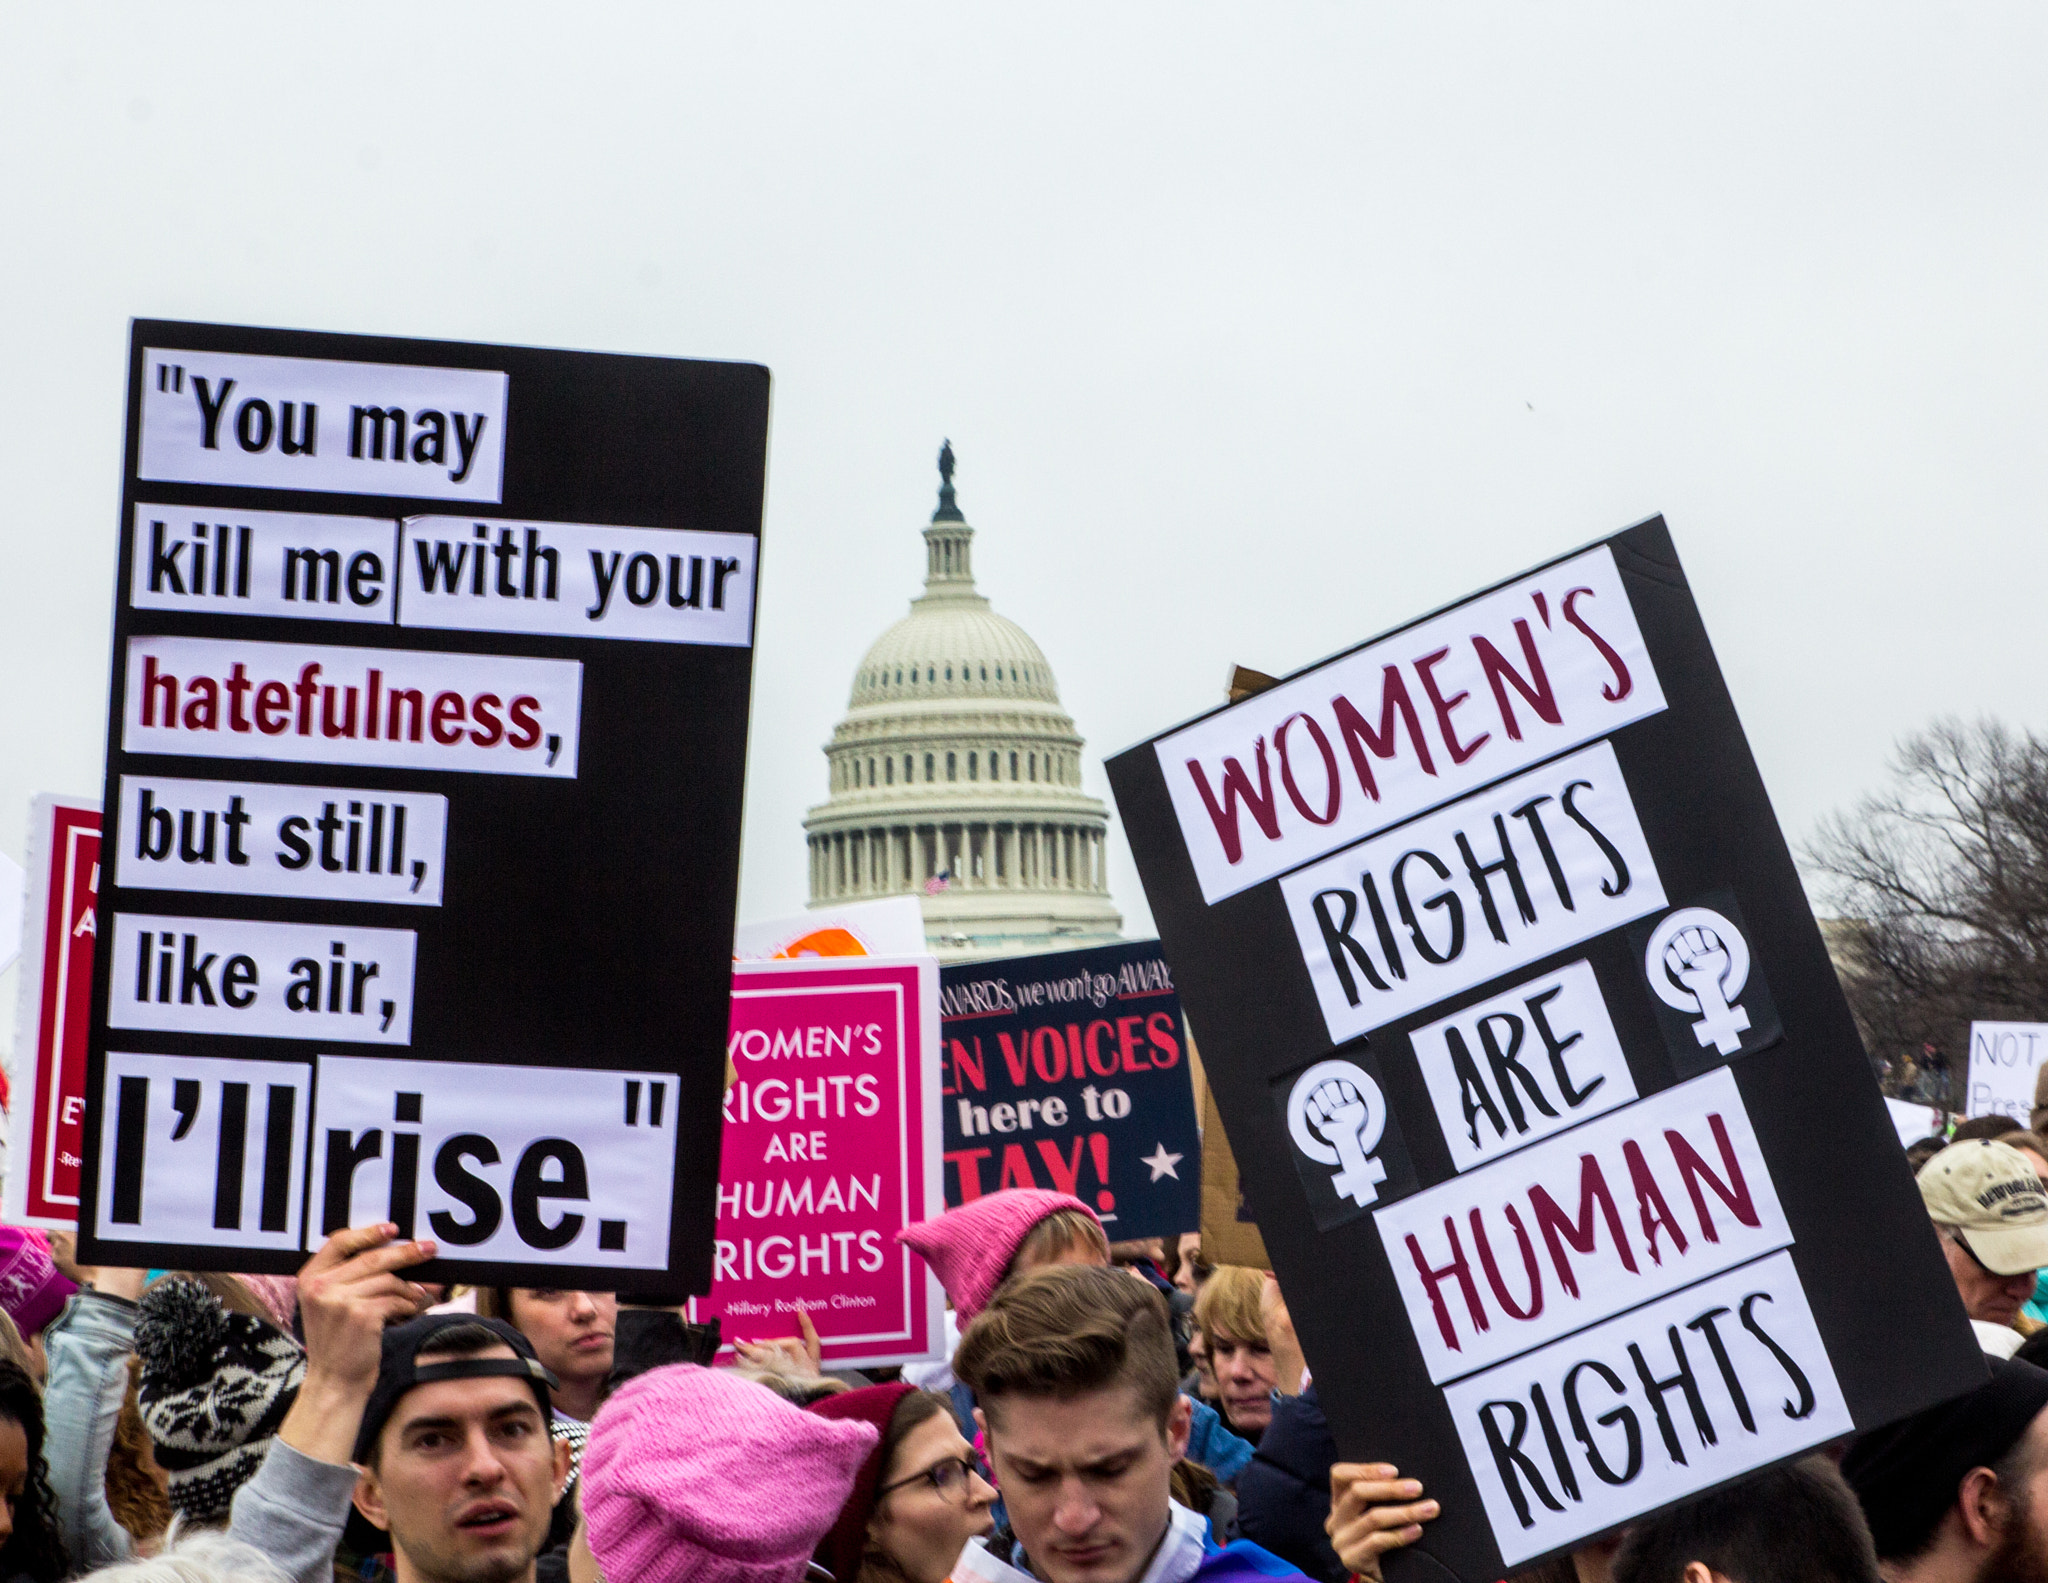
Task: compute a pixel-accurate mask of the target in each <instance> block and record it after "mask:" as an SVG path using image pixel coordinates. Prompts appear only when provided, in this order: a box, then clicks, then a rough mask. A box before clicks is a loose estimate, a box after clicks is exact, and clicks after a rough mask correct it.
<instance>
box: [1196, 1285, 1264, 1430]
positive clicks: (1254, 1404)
mask: <svg viewBox="0 0 2048 1583" xmlns="http://www.w3.org/2000/svg"><path fill="white" fill-rule="evenodd" d="M1265 1283H1266V1278H1265V1276H1264V1275H1263V1274H1262V1273H1260V1272H1259V1271H1258V1270H1251V1269H1246V1268H1245V1267H1244V1266H1243V1265H1241V1264H1219V1265H1217V1266H1216V1268H1215V1269H1214V1270H1213V1271H1212V1272H1211V1273H1210V1276H1209V1279H1208V1280H1206V1281H1204V1282H1203V1283H1202V1289H1201V1291H1199V1292H1197V1293H1196V1294H1195V1329H1196V1330H1197V1331H1199V1332H1200V1333H1201V1337H1202V1342H1203V1344H1204V1346H1205V1347H1206V1348H1207V1349H1208V1353H1209V1369H1210V1372H1211V1373H1213V1374H1214V1375H1215V1377H1216V1392H1217V1397H1218V1401H1219V1405H1220V1406H1221V1407H1222V1409H1223V1416H1224V1417H1225V1418H1227V1419H1229V1420H1230V1427H1231V1428H1233V1429H1235V1430H1236V1431H1237V1432H1238V1433H1239V1434H1241V1435H1244V1436H1246V1437H1247V1438H1249V1439H1250V1440H1252V1441H1253V1442H1256V1441H1257V1440H1258V1438H1259V1436H1260V1435H1262V1434H1264V1433H1265V1432H1266V1425H1268V1424H1269V1423H1271V1422H1272V1421H1273V1383H1274V1381H1275V1379H1277V1378H1278V1376H1277V1374H1276V1372H1275V1370H1274V1367H1273V1353H1272V1349H1271V1348H1270V1347H1268V1346H1267V1345H1266V1321H1265V1319H1264V1318H1263V1317H1262V1316H1261V1315H1260V1313H1259V1293H1260V1291H1261V1290H1262V1289H1263V1288H1264V1286H1265Z"/></svg>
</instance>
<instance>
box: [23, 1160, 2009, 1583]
mask: <svg viewBox="0 0 2048 1583" xmlns="http://www.w3.org/2000/svg"><path fill="white" fill-rule="evenodd" d="M1961 1132H1962V1134H1963V1135H1962V1136H1959V1137H1958V1138H1957V1139H1956V1140H1954V1141H1949V1142H1947V1143H1945V1144H1944V1145H1943V1146H1941V1147H1939V1148H1938V1149H1935V1150H1932V1151H1923V1157H1922V1158H1920V1159H1918V1160H1916V1162H1915V1163H1916V1165H1917V1167H1918V1181H1919V1184H1920V1188H1921V1192H1922V1196H1923V1199H1924V1201H1925V1203H1926V1206H1927V1210H1928V1214H1929V1218H1930V1220H1931V1221H1932V1223H1933V1225H1934V1227H1935V1230H1936V1232H1937V1234H1938V1236H1939V1238H1940V1240H1941V1244H1942V1246H1943V1249H1944V1251H1945V1253H1946V1255H1947V1257H1948V1261H1949V1267H1950V1269H1951V1271H1952V1273H1953V1275H1954V1278H1955V1282H1956V1289H1957V1293H1958V1296H1959V1298H1960V1300H1961V1302H1962V1305H1963V1307H1964V1309H1965V1311H1966V1312H1967V1313H1968V1315H1969V1317H1970V1320H1971V1322H1972V1324H1973V1326H1974V1327H1975V1330H1976V1334H1977V1336H1978V1338H1979V1341H1980V1343H1981V1346H1982V1348H1983V1350H1984V1352H1985V1353H1986V1356H1987V1361H1986V1368H1987V1371H1988V1377H1987V1379H1986V1381H1985V1383H1984V1384H1983V1385H1982V1386H1981V1387H1979V1388H1978V1389H1976V1390H1975V1391H1973V1392H1972V1393H1970V1394H1969V1395H1966V1396H1964V1397H1962V1398H1960V1399H1958V1400H1955V1401H1951V1402H1947V1403H1944V1404H1942V1405H1940V1406H1938V1407H1935V1408H1933V1409H1930V1410H1929V1411H1927V1412H1923V1413H1921V1414H1919V1415H1918V1416H1917V1417H1914V1418H1910V1419H1907V1420H1905V1421H1904V1422H1901V1423H1897V1424H1892V1425H1889V1426H1886V1427H1884V1428H1882V1429H1878V1430H1875V1431H1873V1432H1871V1433H1867V1434H1865V1435H1863V1436H1861V1437H1860V1438H1857V1439H1855V1440H1853V1441H1850V1442H1847V1443H1844V1444H1841V1445H1837V1446H1834V1447H1831V1448H1828V1449H1827V1450H1826V1451H1825V1452H1822V1453H1818V1454H1815V1455H1812V1456H1809V1457H1807V1458H1805V1459H1804V1460H1801V1461H1798V1462H1794V1463H1791V1464H1787V1465H1783V1466H1779V1467H1776V1468H1773V1469H1769V1470H1767V1471H1765V1472H1763V1473H1760V1474H1757V1475H1755V1476H1752V1477H1750V1478H1747V1479H1744V1480H1742V1481H1740V1482H1738V1483H1736V1484H1734V1485H1732V1486H1728V1487H1724V1488H1722V1489H1719V1490H1716V1491H1713V1492H1710V1493H1708V1494H1707V1495H1705V1496H1703V1497H1701V1498H1698V1499H1695V1500H1692V1501H1690V1502H1688V1503H1686V1504H1683V1505H1680V1506H1678V1507H1675V1508H1672V1509H1670V1510H1667V1511H1665V1512H1663V1513H1661V1514H1659V1515H1657V1516H1654V1517H1652V1518H1649V1519H1647V1520H1642V1521H1638V1522H1635V1523H1633V1524H1631V1525H1630V1526H1629V1527H1628V1528H1627V1529H1626V1530H1625V1531H1624V1532H1621V1533H1617V1534H1610V1535H1607V1536H1604V1537H1603V1538H1601V1539H1600V1540H1598V1541H1595V1542H1592V1543H1589V1544H1587V1545H1585V1546H1583V1547H1582V1548H1580V1549H1579V1550H1578V1551H1577V1552H1575V1553H1574V1554H1572V1555H1570V1556H1566V1557H1561V1558H1558V1559H1556V1560H1553V1561H1551V1562H1549V1563H1547V1564H1545V1565H1543V1566H1540V1567H1537V1568H1535V1569H1532V1570H1531V1571H1529V1572H1526V1573H1523V1574H1517V1575H1516V1578H1515V1579H1514V1580H1513V1583H1875V1580H1877V1579H1879V1578H1883V1579H1884V1580H1885V1583H2048V1368H2043V1367H2041V1366H2039V1363H2038V1362H2037V1361H2036V1359H2037V1358H2040V1359H2042V1360H2043V1361H2048V1318H2044V1316H2043V1315H2042V1313H2041V1312H2040V1311H2039V1310H2040V1307H2041V1304H2042V1299H2043V1297H2048V1292H2044V1291H2042V1290H2040V1286H2048V1281H2044V1280H2043V1276H2044V1273H2048V1140H2044V1139H2043V1138H2042V1137H2041V1136H2040V1135H2038V1134H2035V1133H2033V1132H2030V1131H2027V1130H2026V1129H2024V1128H2019V1127H2017V1126H2016V1125H1998V1124H1994V1123H1991V1122H1988V1121H1986V1122H1983V1123H1972V1124H1969V1125H1968V1126H1966V1127H1965V1128H1964V1129H1961ZM903 1240H904V1241H905V1242H906V1243H907V1244H908V1245H909V1246H910V1247H911V1248H913V1249H914V1250H915V1251H916V1252H917V1253H918V1254H919V1255H921V1256H922V1257H923V1258H924V1259H925V1261H926V1262H927V1263H928V1264H929V1265H930V1267H931V1268H932V1270H933V1271H934V1273H935V1274H936V1275H937V1277H938V1279H939V1281H940V1284H941V1285H942V1286H943V1287H944V1289H945V1292H946V1296H947V1300H948V1305H949V1314H948V1329H947V1352H948V1356H947V1358H946V1359H945V1360H944V1361H943V1362H940V1363H935V1364H928V1365H920V1366H911V1367H906V1368H904V1369H902V1370H900V1371H897V1370H888V1371H883V1374H882V1375H881V1376H876V1377H868V1376H859V1375H850V1374H847V1373H844V1372H836V1371H832V1370H828V1369H826V1368H824V1367H823V1366H822V1365H821V1363H820V1358H819V1349H818V1345H817V1338H816V1334H815V1332H814V1331H813V1330H812V1329H811V1327H810V1325H809V1322H808V1320H805V1321H804V1322H803V1325H802V1330H803V1334H802V1335H800V1336H798V1337H790V1338H772V1339H767V1340H761V1339H744V1340H742V1339H738V1338H734V1339H733V1340H732V1341H731V1343H730V1350H731V1354H732V1359H731V1361H730V1362H729V1363H726V1364H724V1366H714V1364H715V1363H716V1362H717V1361H718V1359H719V1355H720V1354H721V1352H723V1351H724V1350H725V1346H724V1344H723V1343H722V1341H721V1338H720V1336H719V1334H718V1332H717V1329H716V1327H715V1326H709V1327H707V1326H699V1325H695V1324H692V1323H690V1322H689V1321H688V1320H687V1319H686V1318H685V1316H684V1314H683V1313H682V1312H681V1311H680V1310H678V1309H675V1308H667V1307H661V1306H656V1305H645V1304H640V1303H637V1302H635V1301H633V1300H632V1298H631V1297H630V1295H628V1296H626V1297H623V1298H622V1297H620V1296H615V1295H613V1294H610V1293H597V1292H578V1291H561V1290H549V1289H538V1288H510V1289H504V1288H498V1289H458V1290H457V1291H454V1292H450V1291H447V1290H445V1289H443V1288H441V1287H438V1286H434V1285H429V1284H424V1283H422V1282H420V1281H417V1280H415V1279H413V1278H412V1273H413V1272H415V1271H416V1270H417V1268H418V1266H420V1265H421V1264H423V1263H424V1262H425V1261H427V1260H429V1259H431V1258H432V1257H433V1256H434V1252H435V1248H434V1245H433V1244H432V1243H431V1242H422V1241H414V1240H408V1239H406V1238H403V1237H402V1236H401V1235H400V1234H399V1229H398V1228H397V1227H396V1226H392V1225H382V1226H366V1227H360V1228H356V1229H353V1230H348V1231H342V1232H338V1233H336V1234H335V1235H334V1236H333V1237H331V1238H329V1239H328V1241H327V1242H326V1244H325V1245H324V1246H322V1247H321V1249H320V1250H319V1251H318V1252H317V1253H316V1254H315V1255H314V1256H313V1257H312V1258H311V1260H309V1261H308V1262H307V1264H306V1265H305V1267H304V1268H303V1269H302V1271H301V1272H300V1274H299V1275H298V1277H297V1278H296V1279H291V1280H285V1279H276V1278H268V1277H260V1276H230V1275H219V1274H192V1273H181V1272H169V1273H162V1272H159V1273H156V1274H155V1275H153V1276H151V1275H148V1274H146V1273H145V1272H142V1271H134V1270H114V1269H92V1268H81V1267H80V1266H79V1265H78V1264H77V1263H76V1262H75V1260H74V1258H73V1253H72V1249H71V1247H70V1245H69V1242H68V1239H66V1238H65V1237H63V1236H62V1235H57V1236H55V1237H53V1238H50V1239H45V1237H44V1236H43V1235H42V1234H41V1233H38V1232H34V1231H27V1230H22V1229H19V1228H6V1227H0V1496H4V1499H0V1583H19V1580H27V1583H58V1580H60V1579H67V1578H73V1577H81V1576H87V1575H89V1576H91V1577H93V1578H96V1579H104V1580H107V1583H336V1580H342V1579H359V1580H362V1583H379V1580H384V1579H390V1580H395V1583H541V1580H547V1583H555V1580H561V1579H568V1580H572V1583H641V1580H648V1583H682V1580H686V1579H688V1580H702V1583H948V1580H954V1583H969V1580H975V1583H1030V1580H1036V1583H1238V1580H1243V1583H1251V1580H1254V1579H1276V1580H1302V1583H1306V1580H1308V1579H1315V1580H1318V1583H1347V1580H1349V1583H1376V1580H1377V1579H1378V1578H1379V1577H1380V1576H1381V1574H1382V1568H1383V1565H1384V1563H1385V1560H1386V1558H1387V1556H1388V1555H1389V1554H1390V1553H1391V1552H1394V1551H1397V1550H1400V1549H1402V1548H1404V1547H1406V1546H1409V1545H1412V1544H1414V1543H1415V1542H1416V1541H1417V1540H1418V1539H1420V1538H1421V1537H1422V1536H1423V1535H1424V1534H1425V1533H1426V1532H1427V1531H1428V1525H1429V1524H1430V1523H1432V1522H1434V1521H1436V1520H1437V1519H1438V1518H1439V1516H1440V1515H1441V1513H1440V1509H1439V1505H1438V1502H1437V1501H1435V1500H1434V1499H1431V1498H1430V1497H1429V1495H1428V1494H1427V1492H1426V1491H1425V1490H1424V1489H1423V1487H1422V1485H1421V1484H1420V1483H1419V1482H1418V1481H1417V1480H1415V1479H1414V1478H1412V1477H1408V1476H1406V1475H1404V1473H1403V1472H1402V1470H1401V1469H1399V1468H1397V1467H1394V1466H1391V1465H1388V1464H1386V1463H1361V1462H1351V1461H1340V1460H1339V1458H1338V1453H1337V1448H1336V1445H1335V1442H1334V1440H1333V1438H1332V1434H1331V1431H1330V1427H1329V1424H1328V1422H1327V1421H1326V1419H1325V1418H1324V1416H1323V1413H1322V1409H1321V1407H1320V1404H1319V1402H1318V1399H1317V1394H1316V1386H1315V1381H1314V1379H1313V1377H1312V1375H1311V1372H1310V1370H1309V1368H1308V1365H1307V1363H1306V1360H1305V1359H1304V1358H1303V1355H1302V1352H1301V1348H1300V1345H1299V1343H1298V1341H1297V1340H1296V1338H1295V1334H1294V1328H1293V1325H1292V1322H1291V1321H1290V1319H1289V1315H1288V1310H1287V1304H1286V1302H1285V1299H1284V1297H1283V1295H1282V1293H1281V1290H1280V1287H1279V1285H1278V1283H1277V1282H1276V1280H1275V1279H1274V1277H1273V1276H1272V1275H1270V1274H1268V1273H1264V1272H1261V1271H1257V1270H1250V1269H1244V1268H1239V1267H1234V1266H1229V1265H1220V1266H1214V1267H1212V1266H1211V1265H1210V1264H1208V1263H1207V1262H1206V1261H1204V1260H1203V1258H1202V1257H1201V1250H1200V1247H1199V1243H1198V1239H1192V1238H1184V1239H1182V1240H1181V1241H1180V1242H1179V1243H1178V1244H1175V1245H1172V1246H1167V1245H1164V1244H1161V1243H1156V1242H1154V1243H1115V1244H1112V1243H1111V1242H1110V1241H1109V1240H1108V1238H1107V1236H1106V1234H1105V1233H1104V1231H1103V1228H1102V1226H1101V1224H1100V1222H1099V1221H1098V1220H1097V1219H1096V1217H1095V1215H1094V1213H1093V1212H1092V1211H1091V1210H1090V1209H1089V1208H1088V1207H1087V1206H1086V1205H1085V1204H1083V1203H1082V1202H1081V1201H1080V1200H1078V1199H1075V1198H1071V1197H1067V1196H1065V1195H1062V1194H1057V1193H1050V1192H1042V1191H1034V1190H1005V1191H1002V1192H998V1193H993V1194H989V1195H986V1196H984V1197H982V1198H979V1199H976V1200H974V1201H973V1202H971V1203H969V1204H967V1205H965V1206H962V1207H961V1208H958V1209H954V1210H950V1211H948V1212H947V1213H945V1214H943V1215H940V1216H938V1217H936V1218H934V1219H932V1220H929V1221H926V1222H924V1223H922V1224H920V1225H917V1226H914V1227H911V1228H910V1229H908V1230H907V1231H905V1232H904V1233H903ZM2037 1283H2039V1286H2037ZM2037 1343H2038V1346H2037ZM883 1376H887V1377H883Z"/></svg>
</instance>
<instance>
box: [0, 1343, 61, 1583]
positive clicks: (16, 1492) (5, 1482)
mask: <svg viewBox="0 0 2048 1583" xmlns="http://www.w3.org/2000/svg"><path fill="white" fill-rule="evenodd" d="M69 1572H70V1566H69V1565H68V1563H67V1561H66V1559H65V1555H64V1536H63V1532H62V1530H61V1529H59V1528H58V1526H57V1501H56V1497H55V1496H54V1495H52V1494H51V1493H50V1485H49V1480H48V1477H47V1474H46V1471H45V1469H44V1466H43V1400H42V1397H41V1395H40V1394H39V1393H38V1392H37V1390H36V1383H35V1381H34V1380H32V1379H30V1378H29V1376H28V1371H27V1370H26V1369H24V1368H22V1367H21V1365H20V1364H18V1363H11V1362H0V1577H8V1578H14V1577H24V1576H25V1577H29V1578H33V1579H34V1580H35V1583H57V1579H59V1578H62V1577H65V1576H67V1575H68V1574H69Z"/></svg>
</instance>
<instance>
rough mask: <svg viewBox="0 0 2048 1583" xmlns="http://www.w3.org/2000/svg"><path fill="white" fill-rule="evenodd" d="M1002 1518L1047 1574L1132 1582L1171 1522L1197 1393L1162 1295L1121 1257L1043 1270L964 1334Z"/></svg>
mask: <svg viewBox="0 0 2048 1583" xmlns="http://www.w3.org/2000/svg"><path fill="white" fill-rule="evenodd" d="M953 1372H954V1373H955V1374H956V1375H958V1376H959V1377H960V1379H961V1380H963V1381H964V1382H965V1383H966V1384H967V1386H968V1387H969V1388H970V1389H971V1390H972V1391H973V1392H974V1395H975V1400H976V1401H977V1402H979V1403H980V1406H979V1408H978V1409H977V1413H976V1416H977V1417H978V1418H979V1419H980V1420H981V1423H982V1427H983V1428H984V1429H985V1430H986V1431H987V1435H988V1450H989V1459H990V1461H991V1462H992V1463H993V1465H994V1468H995V1472H996V1483H997V1485H998V1486H999V1487H1000V1488H1001V1490H1002V1492H1003V1500H1004V1504H1005V1505H1006V1506H1007V1507H1008V1508H1009V1514H1010V1523H1011V1526H1012V1527H1013V1528H1014V1529H1015V1530H1016V1533H1017V1537H1018V1539H1019V1540H1020V1541H1021V1542H1022V1544H1023V1547H1024V1553H1025V1555H1026V1556H1027V1557H1028V1558H1029V1559H1030V1562H1031V1568H1032V1571H1033V1573H1034V1574H1035V1575H1036V1576H1038V1577H1040V1578H1043V1579H1044V1580H1045V1583H1131V1580H1132V1579H1134V1578H1136V1577H1137V1576H1138V1574H1139V1573H1140V1572H1142V1571H1143V1570H1144V1568H1145V1565H1146V1563H1147V1562H1148V1561H1149V1560H1150V1559H1151V1556H1152V1553H1153V1552H1154V1550H1156V1549H1157V1548H1158V1545H1159V1543H1160V1540H1161V1539H1162V1538H1163V1537H1164V1535H1165V1533H1166V1527H1167V1523H1168V1521H1169V1518H1170V1505H1169V1502H1170V1495H1169V1489H1170V1479H1171V1476H1172V1471H1173V1464H1174V1463H1175V1462H1176V1461H1178V1460H1179V1459H1180V1457H1181V1455H1182V1453H1184V1452H1185V1451H1186V1450H1187V1443H1188V1430H1189V1425H1190V1420H1191V1419H1192V1416H1193V1407H1192V1405H1191V1404H1190V1403H1189V1401H1188V1399H1187V1398H1186V1397H1184V1396H1182V1395H1181V1394H1180V1392H1179V1390H1178V1388H1177V1387H1178V1381H1177V1380H1176V1378H1175V1374H1174V1360H1173V1331H1172V1322H1171V1320H1170V1319H1169V1318H1168V1315H1167V1309H1166V1302H1165V1299H1163V1298H1162V1297H1161V1296H1160V1295H1159V1293H1158V1292H1156V1291H1154V1290H1153V1289H1152V1288H1151V1287H1150V1286H1149V1285H1146V1284H1144V1283H1142V1282H1139V1281H1134V1280H1132V1279H1131V1278H1130V1277H1129V1276H1127V1275H1125V1274H1123V1273H1122V1272H1120V1271H1116V1270H1109V1269H1097V1268H1089V1267H1085V1266H1083V1267H1065V1268H1054V1269H1045V1270H1038V1271H1035V1272H1033V1273H1031V1274H1029V1275H1026V1276H1021V1277H1019V1278H1018V1279H1016V1280H1014V1281H1012V1282H1010V1283H1009V1284H1008V1285H1006V1286H1005V1287H1004V1288H1003V1289H1002V1290H1001V1291H1000V1292H998V1293H997V1294H996V1296H995V1300H994V1301H993V1302H991V1303H990V1304H989V1306H988V1309H987V1311H986V1312H984V1313H983V1314H982V1315H981V1316H980V1317H979V1318H978V1319H976V1320H975V1322H974V1323H973V1324H972V1325H971V1326H969V1327H968V1330H967V1333H966V1335H964V1336H962V1337H961V1339H960V1347H959V1350H958V1351H957V1352H956V1353H955V1354H954V1356H953Z"/></svg>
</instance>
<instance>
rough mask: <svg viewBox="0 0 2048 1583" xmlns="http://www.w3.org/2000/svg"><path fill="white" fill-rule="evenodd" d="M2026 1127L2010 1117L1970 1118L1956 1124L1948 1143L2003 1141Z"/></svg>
mask: <svg viewBox="0 0 2048 1583" xmlns="http://www.w3.org/2000/svg"><path fill="white" fill-rule="evenodd" d="M2026 1130H2027V1129H2026V1125H2025V1124H2024V1123H2023V1122H2020V1121H2018V1120H2015V1119H2014V1118H2013V1117H2011V1116H1972V1117H1970V1119H1969V1120H1967V1121H1959V1122H1957V1123H1956V1130H1955V1131H1954V1132H1953V1133H1951V1134H1950V1135H1949V1140H1948V1141H1949V1142H1950V1143H1976V1142H1979V1141H1982V1140H1987V1139H1993V1138H1997V1139H2003V1138H2005V1137H2006V1135H2007V1134H2009V1133H2014V1132H2024V1131H2026Z"/></svg>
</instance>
